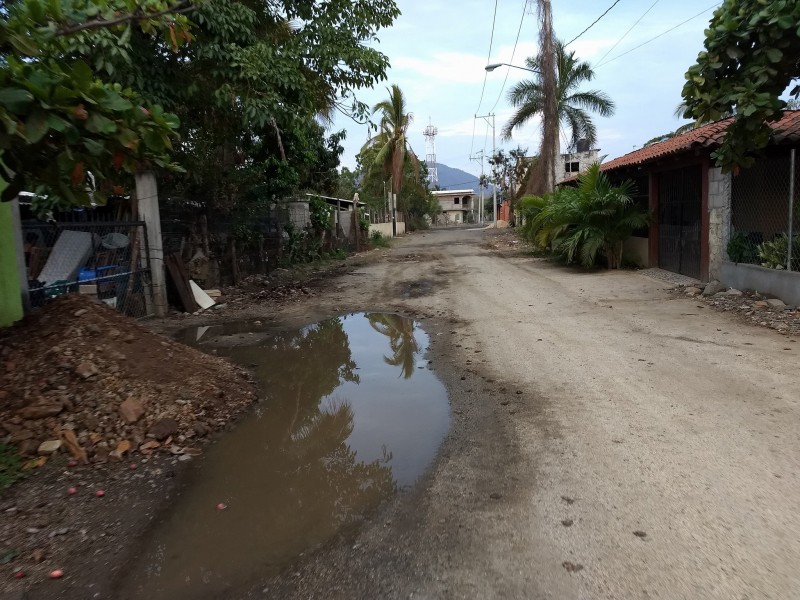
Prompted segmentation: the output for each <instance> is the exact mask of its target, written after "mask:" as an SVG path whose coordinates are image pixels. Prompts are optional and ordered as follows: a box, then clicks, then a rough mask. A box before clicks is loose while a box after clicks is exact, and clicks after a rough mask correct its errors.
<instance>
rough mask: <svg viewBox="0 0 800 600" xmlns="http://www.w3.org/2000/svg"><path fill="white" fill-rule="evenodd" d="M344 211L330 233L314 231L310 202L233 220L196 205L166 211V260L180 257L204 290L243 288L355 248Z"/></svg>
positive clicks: (178, 205)
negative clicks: (246, 281) (244, 282)
mask: <svg viewBox="0 0 800 600" xmlns="http://www.w3.org/2000/svg"><path fill="white" fill-rule="evenodd" d="M351 214H352V213H351V212H342V213H341V214H340V215H338V217H337V220H335V221H334V223H339V225H340V226H336V227H335V230H334V227H333V226H331V227H330V228H329V229H328V230H325V231H323V232H318V231H315V230H313V227H312V224H311V219H310V213H309V206H308V203H307V202H288V203H281V204H279V205H276V206H273V207H272V208H271V209H266V208H262V209H261V210H260V211H259V213H258V214H252V215H239V216H232V215H229V214H228V215H226V214H220V213H214V212H213V211H208V210H206V209H205V208H204V207H202V206H198V205H196V204H193V203H192V202H182V203H178V202H174V201H173V202H172V203H169V204H167V205H165V206H164V207H162V210H161V235H162V239H163V248H164V255H165V256H168V255H171V254H175V255H177V256H179V257H180V258H181V260H182V262H183V264H184V265H185V266H186V270H187V272H188V275H189V277H190V278H191V279H194V280H195V281H197V282H198V283H200V284H201V285H203V286H205V287H218V286H220V285H229V284H231V283H234V284H235V283H238V282H239V280H240V279H241V278H242V277H245V276H248V275H255V274H264V273H268V272H270V271H272V270H273V269H275V268H278V267H285V266H288V265H291V264H297V263H303V262H310V261H313V260H315V259H319V258H323V257H324V256H326V255H330V254H332V253H334V252H336V251H337V250H339V249H346V248H348V247H351V246H352V242H353V240H352V237H351V234H350V221H349V218H350V217H349V216H348V217H347V218H344V217H343V215H351Z"/></svg>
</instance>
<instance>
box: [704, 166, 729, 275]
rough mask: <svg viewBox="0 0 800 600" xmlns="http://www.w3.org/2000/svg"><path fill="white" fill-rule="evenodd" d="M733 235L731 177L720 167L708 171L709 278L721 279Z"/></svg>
mask: <svg viewBox="0 0 800 600" xmlns="http://www.w3.org/2000/svg"><path fill="white" fill-rule="evenodd" d="M730 235H731V175H730V173H723V172H722V169H720V168H719V167H711V168H709V170H708V277H709V279H717V280H719V279H720V278H721V270H722V263H723V262H725V261H727V260H728V241H729V240H730Z"/></svg>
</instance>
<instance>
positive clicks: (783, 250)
mask: <svg viewBox="0 0 800 600" xmlns="http://www.w3.org/2000/svg"><path fill="white" fill-rule="evenodd" d="M758 257H759V258H760V259H761V266H762V267H767V268H768V269H785V268H786V259H788V258H789V236H788V235H786V234H785V233H784V234H781V235H779V236H777V237H776V238H775V239H774V240H772V241H771V242H763V243H762V244H760V245H759V246H758ZM794 257H798V258H800V236H794V238H793V240H792V258H794Z"/></svg>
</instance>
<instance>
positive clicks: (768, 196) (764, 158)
mask: <svg viewBox="0 0 800 600" xmlns="http://www.w3.org/2000/svg"><path fill="white" fill-rule="evenodd" d="M798 158H800V157H798V156H797V153H796V152H795V151H794V150H793V149H791V150H790V149H787V148H776V149H774V150H772V151H770V152H768V153H765V154H763V155H761V156H759V157H758V159H757V160H756V162H755V164H754V165H753V166H752V167H750V168H748V169H742V171H741V172H739V173H738V174H736V175H734V177H733V179H732V183H731V237H730V242H729V243H728V248H727V250H728V258H729V259H730V260H731V261H733V262H735V263H748V264H756V265H761V266H763V267H767V268H772V269H788V270H792V271H800V202H798V192H800V162H798Z"/></svg>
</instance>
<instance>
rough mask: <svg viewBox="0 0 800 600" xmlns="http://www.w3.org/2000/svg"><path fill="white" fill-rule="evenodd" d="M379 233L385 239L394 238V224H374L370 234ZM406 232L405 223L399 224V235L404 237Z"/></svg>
mask: <svg viewBox="0 0 800 600" xmlns="http://www.w3.org/2000/svg"><path fill="white" fill-rule="evenodd" d="M373 231H379V232H381V233H382V234H383V236H384V237H389V238H390V237H392V224H391V223H372V224H371V225H370V226H369V232H370V234H372V232H373ZM405 232H406V224H405V222H404V221H398V222H397V235H403V234H404V233H405Z"/></svg>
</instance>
